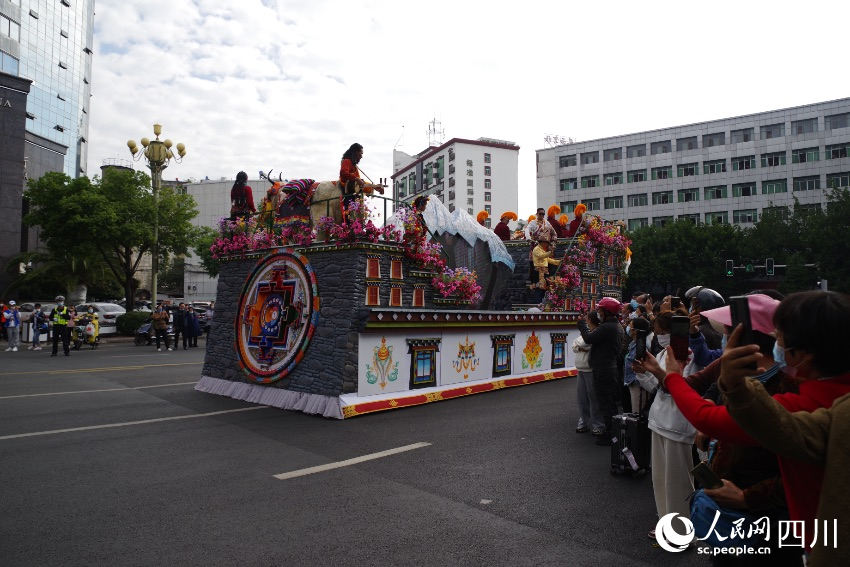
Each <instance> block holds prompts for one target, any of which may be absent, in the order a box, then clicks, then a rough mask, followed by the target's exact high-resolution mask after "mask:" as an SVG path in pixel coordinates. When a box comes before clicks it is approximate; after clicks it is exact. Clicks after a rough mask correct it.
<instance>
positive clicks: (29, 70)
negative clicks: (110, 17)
mask: <svg viewBox="0 0 850 567" xmlns="http://www.w3.org/2000/svg"><path fill="white" fill-rule="evenodd" d="M93 34H94V0H0V70H2V71H3V72H5V73H9V74H11V75H17V76H19V77H22V78H27V79H30V80H32V87H31V89H30V92H29V97H28V98H27V120H26V130H27V131H28V132H31V133H33V134H36V135H37V136H40V137H42V138H45V139H47V140H50V141H51V142H55V143H57V144H61V145H62V146H65V147H67V148H68V149H67V152H66V154H65V161H64V171H65V173H66V174H68V175H69V176H71V177H79V176H81V175H87V172H86V161H87V158H88V140H87V138H88V130H89V98H90V96H91V69H92V46H93Z"/></svg>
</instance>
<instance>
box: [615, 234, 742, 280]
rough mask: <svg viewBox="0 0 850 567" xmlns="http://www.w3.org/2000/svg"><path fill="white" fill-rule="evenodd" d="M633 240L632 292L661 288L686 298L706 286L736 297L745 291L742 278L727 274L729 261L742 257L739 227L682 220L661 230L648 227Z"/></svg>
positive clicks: (630, 276)
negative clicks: (685, 295) (692, 289)
mask: <svg viewBox="0 0 850 567" xmlns="http://www.w3.org/2000/svg"><path fill="white" fill-rule="evenodd" d="M630 236H631V238H632V246H631V249H632V254H633V256H632V265H631V268H630V269H629V287H630V289H632V290H635V289H641V290H644V291H645V290H649V289H658V288H659V287H660V288H662V289H664V290H665V291H666V292H667V293H682V294H684V292H685V291H686V290H687V289H688V288H690V287H692V286H694V285H704V286H707V287H710V288H712V289H715V290H717V291H718V292H719V293H721V294H724V295H734V294H735V293H738V292H740V291H741V289H742V288H743V279H742V278H739V277H738V275H737V274H736V276H735V277H733V278H729V277H727V276H726V273H725V259H726V258H736V257H738V255H739V252H740V249H741V247H742V244H743V235H742V233H741V230H740V229H739V228H738V227H735V226H731V225H728V224H725V225H723V224H718V225H704V224H702V225H695V224H693V223H692V222H690V221H688V220H679V221H677V222H674V223H670V224H667V225H665V226H664V227H661V228H659V227H656V226H646V227H643V228H641V229H639V230H637V231H635V232H633V233H631V234H630ZM677 290H678V291H677Z"/></svg>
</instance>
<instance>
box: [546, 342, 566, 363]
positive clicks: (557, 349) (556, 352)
mask: <svg viewBox="0 0 850 567" xmlns="http://www.w3.org/2000/svg"><path fill="white" fill-rule="evenodd" d="M549 339H550V340H551V341H552V368H553V369H554V368H566V366H567V333H551V334H550V335H549Z"/></svg>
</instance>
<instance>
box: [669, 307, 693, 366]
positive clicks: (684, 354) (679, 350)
mask: <svg viewBox="0 0 850 567" xmlns="http://www.w3.org/2000/svg"><path fill="white" fill-rule="evenodd" d="M690 326H691V320H690V318H688V317H685V316H684V315H674V316H673V319H672V321H671V323H670V346H672V347H673V354H674V355H675V357H676V360H687V359H688V328H689V327H690Z"/></svg>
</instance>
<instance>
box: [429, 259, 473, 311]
mask: <svg viewBox="0 0 850 567" xmlns="http://www.w3.org/2000/svg"><path fill="white" fill-rule="evenodd" d="M431 286H432V287H433V288H434V289H435V290H437V292H439V293H440V295H442V296H443V297H449V296H450V295H454V296H456V297H458V298H459V299H462V300H465V301H471V302H473V303H475V302H477V301H479V300H480V299H481V286H480V285H478V274H476V273H475V272H470V271H469V270H468V269H467V268H455V269H453V270H452V269H449V270H446V271H445V272H443V273H442V274H440V275H439V276H437V277H435V278H433V279H432V280H431Z"/></svg>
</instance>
